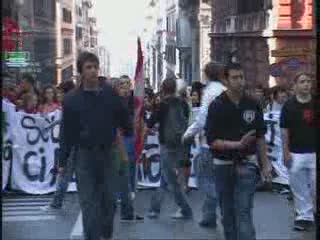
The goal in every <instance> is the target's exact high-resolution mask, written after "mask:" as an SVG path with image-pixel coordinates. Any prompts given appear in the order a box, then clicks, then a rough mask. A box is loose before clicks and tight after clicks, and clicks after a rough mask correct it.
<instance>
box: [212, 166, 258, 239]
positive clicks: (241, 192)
mask: <svg viewBox="0 0 320 240" xmlns="http://www.w3.org/2000/svg"><path fill="white" fill-rule="evenodd" d="M257 178H258V167H257V166H256V165H255V164H253V163H242V164H240V165H239V166H238V167H234V166H233V165H215V182H216V188H217V194H218V198H219V200H220V201H219V202H220V204H221V212H222V224H223V227H224V235H225V239H226V240H255V239H256V233H255V228H254V225H253V219H252V210H253V200H254V193H255V188H256V183H257Z"/></svg>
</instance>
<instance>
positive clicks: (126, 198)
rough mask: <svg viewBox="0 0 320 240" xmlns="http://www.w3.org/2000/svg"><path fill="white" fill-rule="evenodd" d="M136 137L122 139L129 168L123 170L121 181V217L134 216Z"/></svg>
mask: <svg viewBox="0 0 320 240" xmlns="http://www.w3.org/2000/svg"><path fill="white" fill-rule="evenodd" d="M134 141H135V138H134V137H122V142H123V144H124V146H125V148H126V150H127V153H128V160H129V162H128V164H127V168H126V169H124V170H123V173H122V176H120V179H119V183H120V184H119V185H120V196H121V217H131V216H133V215H134V206H133V199H131V197H130V193H131V192H135V191H136V162H135V157H134Z"/></svg>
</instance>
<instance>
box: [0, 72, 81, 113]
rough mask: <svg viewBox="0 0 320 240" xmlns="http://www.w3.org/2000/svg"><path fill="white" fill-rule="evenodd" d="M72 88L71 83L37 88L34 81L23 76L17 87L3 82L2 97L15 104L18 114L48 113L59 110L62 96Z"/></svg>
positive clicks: (25, 75) (28, 76)
mask: <svg viewBox="0 0 320 240" xmlns="http://www.w3.org/2000/svg"><path fill="white" fill-rule="evenodd" d="M74 87H75V84H74V83H73V81H65V82H62V83H60V84H59V85H58V86H54V85H45V86H43V87H40V88H38V87H37V86H36V81H35V79H34V78H33V77H32V76H31V75H29V74H24V75H23V76H22V78H21V81H20V83H19V84H18V85H17V84H14V83H12V82H6V81H4V86H3V90H2V96H3V97H4V98H6V99H8V100H9V101H10V102H12V103H13V104H15V105H16V110H17V111H19V112H25V113H48V112H52V111H55V110H57V109H61V104H62V101H63V97H64V95H65V94H66V93H67V92H68V91H70V90H71V89H73V88H74Z"/></svg>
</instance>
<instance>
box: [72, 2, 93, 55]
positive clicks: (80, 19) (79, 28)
mask: <svg viewBox="0 0 320 240" xmlns="http://www.w3.org/2000/svg"><path fill="white" fill-rule="evenodd" d="M75 1H76V2H75V12H76V23H75V25H76V45H77V49H76V52H77V55H78V54H79V52H82V51H84V50H89V49H90V24H89V18H90V12H91V10H92V7H93V1H92V0H75Z"/></svg>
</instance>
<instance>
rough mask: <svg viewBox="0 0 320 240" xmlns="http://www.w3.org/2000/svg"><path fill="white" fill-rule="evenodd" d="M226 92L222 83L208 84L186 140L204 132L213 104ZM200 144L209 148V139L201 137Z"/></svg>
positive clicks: (186, 133) (186, 134)
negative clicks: (209, 110)
mask: <svg viewBox="0 0 320 240" xmlns="http://www.w3.org/2000/svg"><path fill="white" fill-rule="evenodd" d="M225 90H226V88H225V87H224V86H223V85H222V83H220V82H216V81H210V82H209V83H208V85H207V86H206V88H205V89H204V91H203V95H202V100H201V107H200V109H199V112H198V114H197V116H196V117H195V121H194V122H193V123H192V124H191V126H189V127H188V129H187V131H186V132H185V133H184V138H190V137H194V136H195V135H196V134H198V133H201V131H203V129H204V127H205V124H206V121H207V115H208V109H209V106H210V104H211V102H212V101H213V100H214V99H215V98H216V97H218V96H219V95H220V94H221V93H222V92H223V91H225ZM201 135H202V134H201ZM200 144H201V145H202V146H203V147H207V148H209V146H208V144H207V139H206V137H204V136H203V137H201V139H200Z"/></svg>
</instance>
